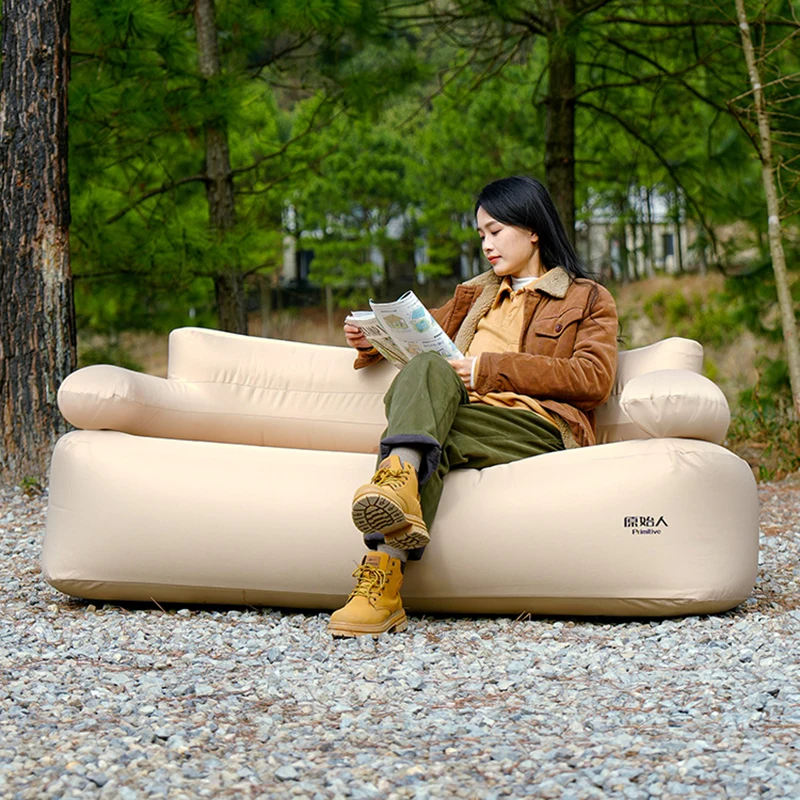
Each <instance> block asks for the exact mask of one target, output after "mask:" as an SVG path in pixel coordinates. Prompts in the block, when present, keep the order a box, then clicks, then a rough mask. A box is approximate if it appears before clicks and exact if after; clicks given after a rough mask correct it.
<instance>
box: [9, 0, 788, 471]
mask: <svg viewBox="0 0 800 800" xmlns="http://www.w3.org/2000/svg"><path fill="white" fill-rule="evenodd" d="M7 5H10V3H9V4H7ZM67 5H68V4H67ZM737 7H738V8H737ZM5 8H6V6H4V9H5ZM798 10H799V7H798V3H797V2H795V1H794V0H767V2H747V3H744V2H743V0H719V1H718V2H714V1H713V0H690V1H689V2H679V1H678V0H663V1H658V0H655V1H653V0H649V1H648V0H640V2H635V1H634V0H531V1H530V2H519V1H518V0H452V2H449V1H448V2H443V1H439V0H428V1H427V2H416V1H415V0H372V1H370V0H294V1H292V0H273V1H272V2H261V3H259V2H254V1H253V2H247V1H246V0H218V2H216V4H214V3H213V2H212V0H196V1H195V2H194V3H186V2H182V1H181V0H115V2H113V3H107V2H105V0H73V1H72V8H71V45H70V53H69V55H70V62H71V76H70V81H69V89H68V91H69V95H68V101H69V106H68V108H69V112H68V122H69V154H68V163H69V209H70V213H71V222H70V225H69V237H70V238H69V242H70V244H69V259H70V261H71V271H72V287H71V288H72V289H74V311H75V317H74V320H75V330H76V331H77V335H78V345H79V347H78V355H79V363H80V365H85V364H89V363H96V362H104V363H118V364H121V365H123V366H127V367H132V368H147V369H151V370H153V371H156V372H157V371H159V369H160V366H159V364H158V358H157V357H156V358H155V359H154V358H153V355H152V347H151V343H152V341H153V340H154V339H155V340H156V341H158V342H160V343H165V342H166V333H167V332H168V331H169V330H171V329H172V328H174V327H178V326H181V325H204V326H210V327H219V328H222V329H225V330H231V331H237V332H240V333H245V332H249V333H251V334H256V335H279V336H294V335H298V336H300V337H302V338H306V339H309V340H313V341H331V342H332V343H333V342H336V343H339V338H338V329H339V326H340V323H341V319H342V318H343V316H344V314H345V312H346V311H347V310H349V309H351V308H358V307H363V306H364V304H365V302H366V300H367V299H368V298H369V297H373V298H375V299H393V298H394V297H395V296H396V295H397V294H398V293H399V291H402V290H405V289H407V288H414V289H415V290H416V291H418V292H419V293H420V295H421V296H422V297H423V298H424V299H425V300H426V301H427V302H428V303H429V304H431V305H436V304H437V303H438V302H439V301H440V300H441V299H442V298H444V297H446V296H447V293H448V291H450V290H451V289H452V286H453V285H454V284H455V283H456V282H457V281H458V280H461V279H463V278H464V277H468V276H469V275H471V274H475V273H477V272H478V271H480V270H482V269H484V268H486V265H481V262H480V252H479V247H478V244H479V243H478V240H477V236H476V234H475V231H474V220H473V215H472V205H473V202H474V196H475V194H476V193H477V191H478V190H479V189H480V188H481V187H482V186H483V185H485V184H486V183H487V182H489V181H490V180H493V179H496V178H498V177H502V176H505V175H510V174H529V175H533V176H535V177H539V178H541V179H542V180H544V181H545V183H546V184H547V185H548V186H549V188H550V190H551V192H552V193H553V195H554V198H555V200H556V203H557V205H558V207H559V210H560V212H561V214H562V217H563V218H564V220H565V222H566V223H567V226H568V228H569V230H570V231H574V232H575V234H576V239H577V244H578V247H579V249H580V250H581V252H582V253H583V255H584V256H585V257H587V260H588V262H589V266H590V268H591V269H592V270H593V271H594V272H595V273H596V274H598V275H599V276H600V277H601V278H602V279H603V280H604V281H605V282H606V283H607V284H608V285H609V286H610V288H611V289H612V291H613V292H614V293H615V295H616V296H617V300H618V305H619V308H620V312H621V318H622V322H623V330H622V334H623V346H624V347H633V346H639V345H642V344H647V343H649V342H651V341H655V340H656V339H658V338H662V337H663V336H667V335H681V336H688V337H690V338H695V339H697V340H698V341H700V342H701V343H702V344H703V345H704V346H705V347H706V351H707V358H706V366H705V369H706V374H707V375H708V376H709V377H711V378H712V379H714V380H716V381H718V382H719V383H720V384H721V385H722V386H723V388H724V389H725V391H726V394H727V396H728V399H729V401H730V403H731V405H732V408H733V410H734V421H733V425H732V427H731V432H730V436H729V440H728V442H727V444H728V445H729V446H730V447H732V448H733V449H735V450H736V451H737V452H739V453H740V454H741V455H743V456H744V457H745V458H747V459H748V460H749V461H750V463H751V465H752V466H753V467H754V469H755V471H756V473H757V475H758V477H760V478H772V477H776V476H780V475H782V474H785V473H786V472H789V471H793V470H797V469H799V468H800V446H799V444H798V443H800V422H798V419H797V414H796V411H795V410H794V408H793V396H792V375H791V370H790V366H789V364H790V353H788V352H787V344H786V336H785V334H786V331H787V318H786V315H785V314H783V316H782V314H781V307H780V304H779V302H778V301H779V289H780V281H779V280H778V278H777V277H776V276H778V273H777V272H776V250H775V247H774V245H775V241H776V236H777V237H778V238H779V239H780V243H781V245H782V248H783V252H784V254H785V261H786V263H787V264H788V273H787V275H786V288H787V290H788V292H789V298H790V303H791V316H792V322H794V320H795V319H796V315H797V309H798V305H800V271H798V269H797V263H798V260H797V256H798V254H800V237H799V236H798V226H797V217H796V212H797V209H798V200H800V196H799V195H800V193H799V192H798V187H797V177H798V174H799V173H798V172H797V169H798V167H800V93H799V92H798V87H799V86H800V47H798V42H799V41H800V21H798ZM742 12H743V13H745V14H746V15H747V18H748V19H749V21H750V25H749V27H748V26H745V27H743V26H742V25H741V18H740V17H739V16H737V14H739V13H742ZM5 16H6V12H5V10H4V18H5ZM4 21H5V19H4ZM745 37H746V38H747V40H749V41H750V42H752V45H753V48H754V51H753V52H754V59H755V61H754V62H753V64H754V65H755V67H756V68H757V70H758V74H757V78H755V79H754V78H753V74H754V73H753V70H752V69H750V71H748V63H747V59H746V53H745ZM5 41H6V31H5V29H4V42H5ZM4 57H5V49H4ZM751 66H752V65H751ZM762 97H763V108H762V107H761V106H760V103H761V98H762ZM762 110H763V112H764V113H762V114H761V119H759V111H762ZM765 120H766V125H767V128H766V136H767V138H766V139H765V138H764V130H765V129H764V121H765ZM759 122H761V123H762V125H761V127H759ZM0 139H2V137H0ZM766 142H768V147H767V146H766ZM1 146H2V141H0V149H2V147H1ZM767 172H769V174H771V175H772V177H773V179H774V181H775V197H774V198H773V199H774V201H775V202H777V204H778V205H777V208H778V213H777V214H776V213H773V212H772V210H771V211H770V213H768V211H767V206H768V201H769V200H770V195H769V187H768V186H767V189H766V192H767V194H766V195H765V185H766V184H765V176H766V173H767ZM665 224H667V225H670V226H671V227H670V230H672V231H675V232H676V234H677V244H676V246H675V250H674V251H673V258H672V259H671V260H669V264H667V260H666V259H665V258H664V257H663V247H662V248H661V250H662V252H661V253H660V254H659V252H658V251H659V240H658V237H659V235H660V234H659V231H660V230H661V228H662V227H663V226H664V225H665ZM598 225H600V226H601V227H602V230H603V237H604V238H605V240H606V241H607V242H608V243H609V246H608V247H607V248H601V249H600V250H597V249H596V248H595V251H594V252H593V251H592V250H591V248H590V247H589V244H588V243H589V242H590V241H591V236H590V231H591V229H592V228H593V227H595V228H596V227H597V226H598ZM659 225H660V226H661V227H659ZM681 237H683V239H682V238H681ZM612 243H613V244H612ZM312 254H313V257H312ZM287 259H289V260H290V261H292V262H293V263H294V265H295V267H296V268H297V271H296V272H295V273H294V275H292V276H290V277H287V273H286V263H287ZM667 266H669V269H668V270H667V269H665V268H666V267H667ZM4 270H5V267H4ZM784 299H785V298H784ZM784 305H785V303H784ZM322 309H324V311H323V310H322ZM309 320H311V321H316V323H317V325H316V328H314V329H313V330H312V329H311V328H309V324H310V323H309ZM301 323H303V324H304V325H305V327H303V326H302V325H301ZM298 331H300V333H298ZM332 337H334V338H332ZM156 349H157V350H158V348H156ZM795 389H796V391H795V395H797V387H795ZM795 400H796V397H795Z"/></svg>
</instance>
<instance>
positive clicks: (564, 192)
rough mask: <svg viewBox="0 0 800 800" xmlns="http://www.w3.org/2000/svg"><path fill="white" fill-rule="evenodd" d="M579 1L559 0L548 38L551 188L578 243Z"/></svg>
mask: <svg viewBox="0 0 800 800" xmlns="http://www.w3.org/2000/svg"><path fill="white" fill-rule="evenodd" d="M574 15H575V0H559V2H558V3H557V4H556V7H555V8H554V11H553V17H552V29H551V33H550V36H549V37H548V47H549V59H548V78H549V83H548V91H547V98H546V99H545V105H546V108H547V119H546V124H545V144H544V153H545V155H544V165H545V180H546V182H547V188H548V190H549V191H550V194H551V195H552V197H553V202H554V203H555V206H556V209H557V210H558V213H559V215H560V216H561V221H562V222H563V223H564V228H565V230H566V232H567V237H568V238H569V240H570V242H572V243H573V244H574V243H575V42H574V40H573V39H572V33H571V32H570V31H567V26H568V24H569V23H570V21H571V20H572V19H573V17H574Z"/></svg>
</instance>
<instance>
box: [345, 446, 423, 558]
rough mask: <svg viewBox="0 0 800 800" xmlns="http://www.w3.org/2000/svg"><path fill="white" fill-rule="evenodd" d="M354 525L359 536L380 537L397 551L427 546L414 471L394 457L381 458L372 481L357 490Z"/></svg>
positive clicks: (354, 504)
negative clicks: (378, 534)
mask: <svg viewBox="0 0 800 800" xmlns="http://www.w3.org/2000/svg"><path fill="white" fill-rule="evenodd" d="M353 523H354V524H355V526H356V528H358V529H359V530H360V531H361V533H364V534H367V533H382V534H383V538H384V539H385V541H386V544H388V545H391V546H392V547H397V548H399V549H400V550H413V549H414V548H415V547H424V546H425V545H426V544H428V542H429V541H430V540H431V537H430V536H429V535H428V527H427V525H425V522H424V520H423V519H422V509H421V507H420V504H419V486H418V484H417V471H416V470H415V469H414V467H412V466H411V464H402V463H401V462H400V459H399V458H398V457H397V456H389V457H388V458H384V459H383V461H381V463H380V466H379V467H378V471H377V472H376V473H375V474H374V475H373V476H372V480H371V481H370V482H369V483H367V484H365V485H364V486H362V487H361V488H359V489H358V490H356V493H355V496H354V497H353Z"/></svg>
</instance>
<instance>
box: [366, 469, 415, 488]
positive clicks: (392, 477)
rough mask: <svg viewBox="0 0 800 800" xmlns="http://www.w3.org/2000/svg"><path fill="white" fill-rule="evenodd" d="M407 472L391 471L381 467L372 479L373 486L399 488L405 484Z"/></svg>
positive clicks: (402, 470)
mask: <svg viewBox="0 0 800 800" xmlns="http://www.w3.org/2000/svg"><path fill="white" fill-rule="evenodd" d="M406 473H407V470H406V469H401V470H396V469H391V468H390V467H381V468H380V469H379V470H378V471H377V472H376V473H375V477H373V479H372V483H373V484H374V485H375V486H392V487H401V486H403V485H404V484H405V483H406V480H407V474H406Z"/></svg>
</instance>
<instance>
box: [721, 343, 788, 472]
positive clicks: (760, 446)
mask: <svg viewBox="0 0 800 800" xmlns="http://www.w3.org/2000/svg"><path fill="white" fill-rule="evenodd" d="M758 367H759V373H758V380H757V381H756V384H755V386H754V387H753V388H752V389H747V390H745V391H744V392H741V394H740V395H739V408H738V411H737V413H736V414H735V415H734V417H733V420H732V422H731V428H730V432H729V434H728V439H729V443H730V446H731V449H732V450H734V451H735V452H736V453H738V454H739V455H740V456H742V457H743V458H744V459H745V460H746V461H748V463H749V464H750V466H751V467H753V469H754V470H755V472H756V474H757V476H758V479H759V480H761V481H771V480H775V479H777V478H782V477H783V476H785V475H787V474H789V473H791V472H795V471H797V470H800V420H798V419H797V417H796V416H795V413H794V407H793V404H792V392H791V386H790V384H789V367H788V365H787V363H786V362H785V361H783V360H782V359H776V360H770V359H762V360H761V361H760V362H759V365H758Z"/></svg>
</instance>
